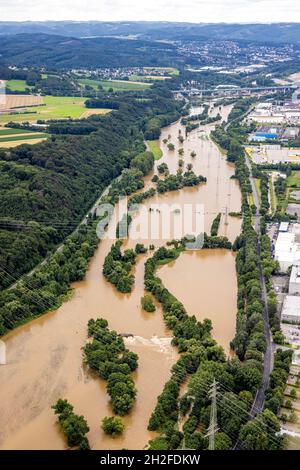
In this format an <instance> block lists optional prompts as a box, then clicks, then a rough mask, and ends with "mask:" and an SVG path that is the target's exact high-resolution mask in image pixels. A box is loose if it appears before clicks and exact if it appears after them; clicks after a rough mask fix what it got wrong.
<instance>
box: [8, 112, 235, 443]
mask: <svg viewBox="0 0 300 470" xmlns="http://www.w3.org/2000/svg"><path fill="white" fill-rule="evenodd" d="M230 109H231V107H225V108H223V109H222V116H223V118H224V119H226V118H227V116H228V113H229V112H230ZM192 112H199V110H197V109H195V110H192ZM217 112H218V110H217V109H213V111H212V115H214V114H216V113H217ZM212 128H213V125H209V126H201V127H200V128H199V129H196V130H194V131H193V132H191V133H190V134H189V136H188V138H187V139H186V140H185V141H184V143H183V144H182V145H180V144H179V141H178V131H179V129H182V133H183V134H184V128H183V127H182V126H181V125H180V123H179V122H178V123H175V124H172V125H171V126H169V127H167V128H165V129H163V131H162V135H161V139H160V145H161V148H162V150H163V157H162V158H161V160H159V162H156V166H157V164H160V163H162V162H166V163H167V164H168V166H169V169H170V171H171V172H172V173H175V172H176V170H177V168H178V158H179V157H178V148H179V147H183V149H184V156H183V157H182V158H183V159H184V161H185V165H186V164H187V163H192V164H193V169H194V171H195V173H196V174H202V175H203V176H206V177H207V179H208V180H207V183H206V184H203V185H200V186H198V187H196V188H188V189H184V190H181V191H175V192H169V193H166V194H164V195H157V196H155V197H154V198H152V199H149V200H147V202H146V206H147V210H148V209H149V208H150V207H151V205H155V204H157V203H166V204H178V203H179V204H181V205H184V204H199V203H201V204H204V213H205V221H204V226H205V230H206V231H208V232H209V230H210V226H211V222H212V220H213V219H214V217H215V216H216V215H217V214H218V213H219V212H221V213H222V218H221V224H220V229H219V234H220V235H227V236H228V238H230V239H231V240H234V239H235V237H236V236H237V235H238V233H239V231H240V227H241V221H240V219H237V218H233V217H230V216H228V213H229V212H231V211H232V212H236V211H239V210H240V205H241V196H240V191H239V187H238V183H237V182H236V180H233V179H230V177H231V176H232V174H233V172H234V168H233V167H232V166H231V165H229V164H228V163H227V162H226V159H225V157H224V156H222V155H221V154H220V152H219V150H218V148H217V147H216V146H215V145H214V143H213V142H212V141H211V140H210V138H209V133H210V130H211V129H212ZM169 135H170V136H171V141H172V142H173V143H174V144H175V147H176V150H175V151H169V150H168V149H167V146H166V145H165V144H164V143H163V140H164V139H165V138H167V137H168V136H169ZM192 151H195V152H196V154H197V156H196V157H195V158H192V157H191V156H190V153H191V152H192ZM155 171H156V170H155ZM151 184H152V183H151V178H149V177H148V178H146V180H145V189H147V188H149V187H150V186H151ZM153 216H154V223H158V222H159V218H160V217H161V214H160V213H158V212H155V213H154V214H153ZM137 223H138V222H137V218H136V217H135V218H134V220H133V222H132V227H131V231H134V230H136V229H137ZM140 238H141V241H145V242H146V243H147V245H149V244H150V243H153V244H154V245H155V246H160V245H162V244H164V243H165V242H166V241H167V240H166V239H164V238H163V237H162V235H161V234H159V235H158V238H157V237H153V238H151V237H150V238H147V237H144V238H143V237H142V236H141V237H140ZM137 241H138V240H132V239H129V240H128V241H127V242H126V244H125V243H124V245H126V246H128V247H133V246H135V244H136V242H137ZM112 243H113V240H109V239H105V240H103V241H102V242H101V243H100V244H99V247H98V249H97V251H96V253H95V255H94V257H93V259H92V261H91V263H90V266H89V270H88V272H87V276H86V279H85V280H84V281H82V282H78V283H75V284H73V286H72V287H73V289H74V295H73V297H72V298H71V299H70V300H68V301H66V302H65V303H64V304H63V305H62V306H61V307H60V308H59V309H58V310H57V311H54V312H49V313H48V314H46V315H43V316H42V317H40V318H38V319H36V320H34V321H32V322H30V323H28V324H27V325H24V326H22V327H20V328H17V329H16V330H14V331H13V332H11V333H9V334H8V335H6V336H5V337H4V338H2V339H3V340H4V341H5V343H6V349H7V364H6V365H3V366H0V384H1V386H0V448H2V449H64V448H66V444H65V440H64V437H63V436H62V434H61V433H60V430H59V427H58V425H57V424H56V418H55V416H54V413H53V412H52V410H51V405H52V404H53V403H55V401H56V400H57V399H58V398H60V397H62V398H67V399H68V400H70V402H71V403H72V404H73V405H74V410H75V412H76V413H79V414H83V415H84V416H85V417H86V419H87V421H88V423H89V426H90V432H89V435H88V438H89V440H90V444H91V447H92V448H93V449H122V448H127V449H142V448H143V447H144V446H145V445H146V444H147V442H148V440H149V439H150V438H151V437H152V436H153V433H150V432H148V431H147V423H148V420H149V417H150V415H151V412H152V410H153V409H154V406H155V404H156V400H157V396H158V395H159V394H160V393H161V391H162V389H163V386H164V384H165V382H166V381H167V380H168V378H169V376H170V369H171V366H172V364H174V362H175V361H176V359H177V353H176V350H175V349H174V348H172V347H171V346H170V340H171V337H170V332H169V331H168V330H167V329H166V328H165V326H164V323H163V319H162V312H161V310H160V307H159V305H158V306H157V307H158V308H157V310H156V312H155V313H152V314H151V313H146V312H143V311H142V310H141V307H140V298H141V296H142V295H143V293H144V287H143V281H144V279H143V277H144V262H145V260H146V259H147V255H140V256H139V257H138V261H137V264H136V267H135V287H134V289H133V292H132V293H131V294H130V295H124V294H121V293H118V292H117V291H116V289H115V288H114V287H113V286H112V285H111V284H109V283H108V282H107V281H106V280H105V279H104V277H103V275H102V266H103V262H104V258H105V256H106V255H107V253H108V251H109V250H110V247H111V245H112ZM160 274H161V276H162V278H163V280H164V282H165V284H166V286H167V287H168V289H169V290H170V291H171V292H173V293H174V294H175V295H176V296H178V298H179V299H180V300H181V301H183V302H184V304H185V305H186V307H187V310H188V312H189V313H191V314H195V315H196V316H197V318H199V319H200V320H201V319H203V318H211V319H212V321H213V327H214V330H213V335H214V337H215V338H216V339H217V340H218V342H219V343H220V344H222V346H223V347H224V348H225V350H226V352H228V348H229V341H230V340H231V339H232V337H233V335H234V325H235V314H236V276H235V269H234V255H233V254H232V253H230V252H227V251H226V250H203V251H197V252H185V253H183V254H182V255H181V256H180V258H179V259H178V260H176V261H175V262H174V263H172V265H169V266H165V267H163V268H162V269H161V270H160ZM97 317H103V318H106V319H107V320H108V322H109V327H110V328H112V329H115V330H116V331H118V332H119V333H131V334H133V335H134V337H133V338H129V339H127V340H126V344H127V347H128V348H129V349H131V350H132V351H135V352H137V354H138V355H139V368H138V370H137V372H136V374H135V379H136V380H135V381H136V387H137V389H138V395H137V401H136V405H135V407H134V409H133V410H132V412H131V414H130V415H129V416H127V417H126V418H124V421H125V424H126V430H125V432H124V435H123V436H122V437H120V438H117V439H111V438H109V437H106V436H105V435H104V434H103V433H102V431H101V430H100V422H101V420H102V418H103V417H104V416H107V415H111V409H110V406H109V402H108V397H107V395H106V392H105V388H106V383H105V382H104V381H102V380H100V379H99V378H97V377H95V376H94V375H93V374H91V373H90V371H89V370H87V368H86V367H85V366H84V365H83V361H82V359H83V357H82V348H83V346H84V345H85V342H86V338H87V335H86V329H87V328H86V327H87V322H88V320H89V319H90V318H97Z"/></svg>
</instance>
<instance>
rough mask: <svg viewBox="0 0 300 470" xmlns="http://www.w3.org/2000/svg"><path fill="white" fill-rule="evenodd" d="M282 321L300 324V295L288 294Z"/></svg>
mask: <svg viewBox="0 0 300 470" xmlns="http://www.w3.org/2000/svg"><path fill="white" fill-rule="evenodd" d="M281 321H283V322H287V323H295V324H298V325H299V324H300V296H297V295H287V296H286V297H285V299H284V302H283V306H282V312H281Z"/></svg>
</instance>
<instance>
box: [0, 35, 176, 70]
mask: <svg viewBox="0 0 300 470" xmlns="http://www.w3.org/2000/svg"><path fill="white" fill-rule="evenodd" d="M16 45H17V47H16ZM0 48H1V61H2V62H3V63H4V64H5V65H17V66H21V67H25V66H30V67H32V66H38V67H47V68H54V69H56V70H57V69H72V68H78V67H86V68H91V69H92V68H101V67H128V66H132V67H139V66H174V65H176V64H177V63H178V62H180V59H179V54H178V52H177V48H176V47H175V46H174V45H172V44H168V43H161V42H154V41H146V40H135V41H132V40H126V39H117V38H104V37H103V38H101V37H94V38H91V37H90V38H74V37H70V38H69V40H68V41H66V37H65V36H58V35H53V34H18V35H9V36H1V37H0Z"/></svg>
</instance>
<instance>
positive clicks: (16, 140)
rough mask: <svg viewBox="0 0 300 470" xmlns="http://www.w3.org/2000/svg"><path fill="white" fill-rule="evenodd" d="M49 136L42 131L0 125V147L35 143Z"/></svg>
mask: <svg viewBox="0 0 300 470" xmlns="http://www.w3.org/2000/svg"><path fill="white" fill-rule="evenodd" d="M48 137H49V135H48V134H46V133H42V132H33V131H27V130H24V129H12V128H7V127H0V148H1V147H2V148H3V147H4V148H10V147H16V146H18V145H21V144H37V143H38V142H41V141H43V140H45V139H47V138H48Z"/></svg>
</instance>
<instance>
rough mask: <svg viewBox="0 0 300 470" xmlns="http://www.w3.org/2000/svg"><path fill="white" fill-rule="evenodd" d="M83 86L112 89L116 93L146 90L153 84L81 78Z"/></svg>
mask: <svg viewBox="0 0 300 470" xmlns="http://www.w3.org/2000/svg"><path fill="white" fill-rule="evenodd" d="M78 82H79V84H80V85H82V86H85V85H88V86H91V87H93V88H94V89H97V88H98V86H99V85H101V86H102V87H103V89H104V90H105V91H107V90H109V89H110V88H112V89H113V90H114V91H139V90H145V89H146V88H148V87H149V86H151V83H143V82H131V81H126V80H92V79H91V78H81V79H80V80H78Z"/></svg>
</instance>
